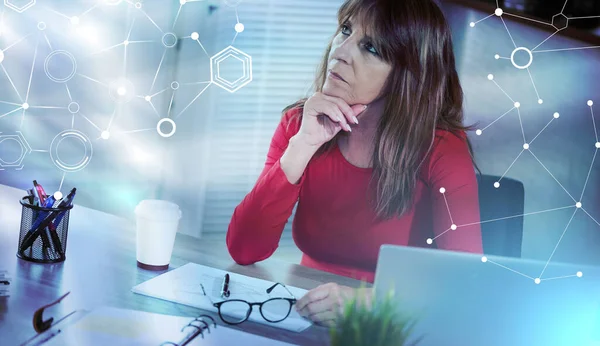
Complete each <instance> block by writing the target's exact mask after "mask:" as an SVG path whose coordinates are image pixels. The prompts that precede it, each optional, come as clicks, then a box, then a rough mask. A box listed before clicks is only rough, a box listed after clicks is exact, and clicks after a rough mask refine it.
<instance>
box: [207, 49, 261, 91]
mask: <svg viewBox="0 0 600 346" xmlns="http://www.w3.org/2000/svg"><path fill="white" fill-rule="evenodd" d="M226 61H228V64H229V63H237V64H239V65H240V66H241V69H242V73H241V76H240V77H238V78H237V79H235V80H228V79H227V78H224V77H223V76H222V72H223V71H221V68H222V66H221V64H222V63H224V62H226ZM210 79H211V83H214V84H216V85H218V86H220V87H221V88H223V89H225V90H227V91H229V92H230V93H233V92H236V91H237V90H239V89H240V88H241V87H243V86H244V85H246V84H248V83H250V82H251V81H252V57H251V56H250V55H248V54H246V53H244V52H242V51H241V50H239V49H237V48H235V47H233V46H229V47H227V48H225V49H223V50H222V51H220V52H219V53H217V54H215V55H214V56H213V57H212V58H210Z"/></svg>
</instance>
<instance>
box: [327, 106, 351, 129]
mask: <svg viewBox="0 0 600 346" xmlns="http://www.w3.org/2000/svg"><path fill="white" fill-rule="evenodd" d="M323 110H324V113H325V114H326V115H327V116H328V117H329V119H331V121H333V122H335V123H338V124H340V126H341V127H342V129H344V130H346V131H352V129H351V128H350V125H349V124H348V121H347V120H346V117H345V116H344V114H343V113H342V111H341V110H340V109H339V107H338V106H337V105H336V104H335V103H333V102H327V103H326V104H325V105H324V106H323Z"/></svg>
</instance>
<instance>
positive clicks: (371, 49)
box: [365, 43, 379, 55]
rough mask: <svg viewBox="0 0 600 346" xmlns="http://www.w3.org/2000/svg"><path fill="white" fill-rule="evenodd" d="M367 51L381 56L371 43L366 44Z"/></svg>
mask: <svg viewBox="0 0 600 346" xmlns="http://www.w3.org/2000/svg"><path fill="white" fill-rule="evenodd" d="M365 49H366V50H368V51H369V52H371V53H373V54H375V55H379V53H378V52H377V49H375V47H373V45H372V44H370V43H365Z"/></svg>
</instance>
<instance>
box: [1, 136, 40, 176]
mask: <svg viewBox="0 0 600 346" xmlns="http://www.w3.org/2000/svg"><path fill="white" fill-rule="evenodd" d="M15 133H16V135H3V134H2V132H0V145H2V142H5V141H15V142H17V144H18V145H19V147H20V148H21V153H20V154H19V158H18V159H16V160H15V161H13V162H8V161H6V160H4V159H3V158H2V157H1V156H0V171H3V170H5V169H6V168H13V169H15V170H17V171H19V170H22V169H23V160H24V159H25V156H27V155H29V154H31V152H32V149H31V146H29V143H28V142H27V140H26V139H25V137H24V136H23V134H22V133H21V131H16V132H15Z"/></svg>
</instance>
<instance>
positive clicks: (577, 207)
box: [427, 75, 600, 284]
mask: <svg viewBox="0 0 600 346" xmlns="http://www.w3.org/2000/svg"><path fill="white" fill-rule="evenodd" d="M488 79H489V80H492V81H493V76H492V75H490V76H488ZM494 83H495V82H494ZM495 84H496V85H497V86H498V88H500V90H502V88H501V87H500V86H499V85H498V84H497V83H495ZM502 91H503V92H504V90H502ZM504 93H505V94H506V96H507V97H508V99H509V100H511V101H512V102H514V100H513V99H512V98H511V97H510V96H509V95H508V94H507V93H506V92H504ZM593 104H594V102H593V101H591V100H590V101H588V102H587V105H588V106H589V108H590V113H591V116H592V124H593V126H594V134H595V139H596V142H595V148H596V150H595V151H594V156H593V158H592V162H591V164H590V168H589V170H588V173H587V176H586V180H585V184H584V186H583V189H582V192H581V195H580V197H579V199H575V198H574V197H573V195H572V194H571V193H569V191H568V190H567V189H566V188H565V187H564V186H563V185H562V184H561V183H560V181H559V180H558V179H557V178H556V177H555V176H554V175H553V174H552V173H551V172H550V170H548V168H547V167H546V166H545V165H544V164H543V163H542V162H541V161H540V160H539V158H538V157H537V156H536V155H535V154H534V153H533V152H532V151H531V149H530V145H531V144H532V143H533V141H534V140H535V139H536V138H537V137H538V136H539V135H540V134H541V133H542V132H543V131H544V130H545V129H546V128H547V127H548V126H549V125H550V124H551V123H552V121H554V119H558V118H559V114H558V113H554V115H553V118H552V119H551V120H550V121H549V122H548V124H546V126H544V128H543V129H542V130H541V131H540V132H539V133H538V134H537V135H536V136H535V137H534V138H533V139H532V140H531V141H530V142H529V143H527V141H526V139H525V136H524V137H523V138H524V142H525V143H524V144H523V149H522V150H521V152H520V153H519V155H518V156H517V157H516V158H515V160H513V162H512V163H511V164H510V166H509V167H508V169H507V170H506V171H505V172H504V174H502V176H501V177H500V179H499V180H498V181H497V182H495V183H494V187H495V188H500V181H501V180H502V178H503V177H504V176H505V175H506V174H507V173H508V171H509V170H510V168H511V167H512V166H513V165H514V163H515V162H516V161H517V159H518V158H519V157H520V156H521V154H523V152H525V151H528V152H529V153H531V155H532V156H533V157H534V158H535V159H536V161H538V163H539V164H540V165H541V166H542V167H543V168H544V170H546V172H548V174H549V175H550V176H551V177H552V178H553V179H554V180H555V181H556V183H557V184H558V185H559V186H560V187H561V188H562V189H563V190H564V191H565V193H566V194H567V195H569V197H570V198H571V199H572V200H573V202H575V204H574V205H569V206H565V207H560V208H554V209H547V210H542V211H537V212H531V213H525V214H519V215H513V216H506V217H502V218H497V219H493V220H485V221H478V222H473V223H467V224H462V225H456V224H455V222H454V220H453V218H452V214H451V212H450V206H449V205H448V200H447V199H446V195H445V193H446V189H445V188H443V187H442V188H440V193H441V194H442V195H443V198H444V202H445V204H446V209H447V210H448V215H449V217H450V222H451V226H450V228H448V229H446V230H445V231H443V232H441V233H440V234H438V235H437V236H435V237H434V238H429V239H427V244H430V245H431V244H433V242H434V241H435V240H436V239H437V238H439V237H441V236H443V235H444V234H446V233H447V232H449V231H451V230H452V231H454V230H456V229H458V228H460V227H465V226H471V225H477V224H483V223H488V222H494V221H499V220H506V219H510V218H516V217H523V216H527V215H533V214H540V213H546V212H551V211H558V210H563V209H568V208H574V211H573V214H572V215H571V218H570V219H569V221H568V223H567V225H566V226H565V228H564V230H563V232H562V234H561V236H560V238H559V240H558V242H557V243H556V245H555V247H554V249H553V251H552V253H551V255H550V257H549V258H548V260H547V261H546V264H545V265H544V268H543V269H542V271H541V273H540V274H539V275H538V276H537V277H531V276H529V275H526V274H524V273H521V272H518V271H516V270H514V269H512V268H508V267H506V266H504V265H501V264H499V263H496V262H493V261H491V260H489V259H488V258H487V257H485V256H484V257H482V261H483V262H484V263H486V262H489V263H492V264H495V265H497V266H499V267H501V268H504V269H507V270H509V271H512V272H514V273H516V274H519V275H521V276H524V277H526V278H529V279H531V280H533V281H534V282H535V283H536V284H539V283H540V282H542V281H547V280H556V279H564V278H572V277H579V278H580V277H582V276H583V273H582V272H577V273H576V274H574V275H566V276H560V277H553V278H543V275H544V273H545V271H546V269H547V267H548V265H549V264H550V262H551V261H552V258H553V257H554V254H555V252H556V250H557V249H558V247H559V245H560V243H561V241H562V239H563V237H564V236H565V234H566V232H567V230H568V229H569V226H570V224H571V221H572V220H573V218H574V217H575V214H576V213H577V211H578V210H580V209H581V210H582V211H583V212H584V213H585V214H586V215H588V217H590V218H591V219H592V220H593V221H594V222H595V223H596V224H598V225H599V226H600V223H599V222H598V221H596V220H595V219H594V218H593V217H592V216H591V215H590V214H589V213H588V212H587V211H586V210H585V209H584V208H583V206H582V203H581V200H582V199H583V196H584V193H585V190H586V187H587V183H588V181H589V177H590V174H591V171H592V168H593V165H594V162H595V159H596V155H597V153H598V149H600V140H599V137H598V131H597V129H596V121H595V119H594V110H593ZM515 108H516V109H517V110H518V109H519V104H518V102H514V107H513V108H512V109H511V110H509V111H508V112H506V113H504V114H503V115H501V116H500V118H502V117H503V116H505V115H506V114H507V113H509V112H510V111H512V110H513V109H515ZM500 118H498V119H496V120H495V121H493V122H492V124H493V123H494V122H496V121H498V120H499V119H500ZM490 125H491V124H490ZM488 127H489V125H488ZM521 127H522V124H521ZM486 128H487V127H486ZM486 128H484V130H485V129H486ZM476 133H477V135H481V134H482V133H483V130H477V132H476Z"/></svg>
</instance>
